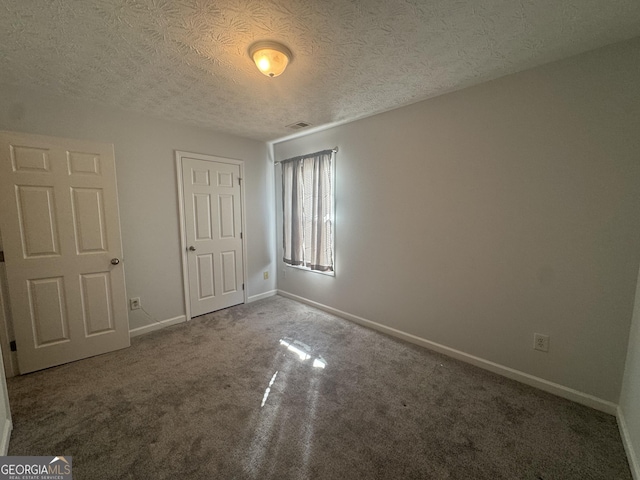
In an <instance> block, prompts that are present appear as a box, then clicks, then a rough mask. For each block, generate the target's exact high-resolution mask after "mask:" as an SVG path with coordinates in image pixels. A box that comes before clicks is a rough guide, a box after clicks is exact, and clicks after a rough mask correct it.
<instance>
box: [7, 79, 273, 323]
mask: <svg viewBox="0 0 640 480" xmlns="http://www.w3.org/2000/svg"><path fill="white" fill-rule="evenodd" d="M0 129H2V130H11V131H19V132H28V133H36V134H43V135H53V136H59V137H69V138H81V139H89V140H97V141H102V142H108V143H113V144H114V146H115V156H116V169H117V181H118V198H119V202H120V220H121V225H122V243H123V247H124V257H125V258H124V267H125V275H126V283H127V295H128V297H134V296H139V297H140V298H141V303H142V306H143V307H144V309H145V310H146V311H147V312H149V314H150V315H151V317H153V318H154V319H155V320H165V319H169V318H173V317H177V316H180V315H184V313H185V312H184V294H183V286H182V266H181V258H180V255H181V250H180V239H179V224H178V194H177V184H176V165H175V154H174V151H175V150H184V151H187V152H196V153H205V154H211V155H216V156H220V157H226V158H234V159H239V160H244V162H245V183H244V185H245V199H246V205H245V211H246V217H247V218H246V225H247V231H246V232H245V234H246V238H247V249H248V252H247V257H248V258H247V259H246V260H247V261H248V271H249V278H248V279H247V280H246V284H247V288H248V294H249V295H250V296H251V295H257V294H260V293H264V292H267V291H270V290H273V289H274V288H275V278H276V275H275V266H274V264H272V261H273V245H274V242H275V233H274V223H275V218H274V213H273V204H272V203H271V202H268V201H266V199H271V198H273V182H272V169H273V167H272V166H271V165H270V163H269V161H268V158H267V149H266V146H265V145H264V143H262V142H257V141H253V140H248V139H244V138H240V137H236V136H231V135H225V134H221V133H216V132H213V131H209V130H205V129H201V128H196V127H190V126H185V125H182V124H178V123H171V122H166V121H161V120H157V119H155V118H150V117H146V116H140V115H137V114H129V113H127V112H122V111H118V110H114V109H110V108H105V107H102V106H97V105H93V104H89V103H86V102H80V101H75V100H68V99H63V98H59V97H54V96H49V95H44V94H39V93H37V92H32V91H27V90H24V89H20V88H15V87H9V86H2V87H1V88H0ZM265 270H268V271H270V272H271V273H272V275H271V277H270V279H269V280H266V281H265V280H263V276H262V272H263V271H265ZM129 319H130V326H131V328H136V327H140V326H143V325H146V324H149V323H153V320H150V319H149V318H147V317H146V316H145V315H144V313H143V312H142V311H141V310H138V311H134V312H130V315H129Z"/></svg>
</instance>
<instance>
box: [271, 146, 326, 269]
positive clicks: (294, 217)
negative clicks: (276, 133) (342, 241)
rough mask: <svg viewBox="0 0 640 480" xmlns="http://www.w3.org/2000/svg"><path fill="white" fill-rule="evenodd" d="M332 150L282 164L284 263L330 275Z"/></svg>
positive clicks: (291, 159)
mask: <svg viewBox="0 0 640 480" xmlns="http://www.w3.org/2000/svg"><path fill="white" fill-rule="evenodd" d="M334 160H335V150H325V151H322V152H317V153H312V154H309V155H303V156H301V157H296V158H290V159H289V160H284V161H283V162H282V206H283V216H282V220H283V230H284V232H283V233H284V238H283V247H284V258H283V260H284V262H285V263H286V264H288V265H293V266H298V267H301V268H305V269H308V270H311V271H316V272H325V273H329V274H333V272H334V265H333V260H334V259H333V180H334V179H333V164H334Z"/></svg>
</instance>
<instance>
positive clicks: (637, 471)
mask: <svg viewBox="0 0 640 480" xmlns="http://www.w3.org/2000/svg"><path fill="white" fill-rule="evenodd" d="M616 417H617V419H618V429H619V430H620V436H621V437H622V444H623V445H624V450H625V452H627V459H628V460H629V468H630V469H631V475H632V476H633V480H640V461H639V460H638V457H637V455H636V452H635V450H634V448H633V445H632V444H631V436H630V435H629V430H628V428H627V422H626V421H625V419H624V414H623V413H622V408H620V407H618V411H617V414H616Z"/></svg>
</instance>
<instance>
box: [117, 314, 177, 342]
mask: <svg viewBox="0 0 640 480" xmlns="http://www.w3.org/2000/svg"><path fill="white" fill-rule="evenodd" d="M186 321H187V317H185V316H184V315H180V316H179V317H173V318H167V319H166V320H160V321H159V322H156V323H151V324H149V325H144V326H142V327H137V328H133V329H131V330H129V337H131V338H133V337H137V336H138V335H144V334H145V333H149V332H153V331H155V330H160V329H161V328H165V327H169V326H171V325H176V324H178V323H183V322H186Z"/></svg>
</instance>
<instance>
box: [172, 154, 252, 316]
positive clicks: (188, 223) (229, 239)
mask: <svg viewBox="0 0 640 480" xmlns="http://www.w3.org/2000/svg"><path fill="white" fill-rule="evenodd" d="M182 187H183V199H184V220H185V232H186V234H185V237H186V241H187V270H188V280H189V281H188V283H189V302H190V308H191V316H192V317H196V316H198V315H203V314H205V313H209V312H213V311H215V310H220V309H222V308H227V307H231V306H233V305H237V304H239V303H243V302H244V292H243V289H244V267H243V257H242V231H241V225H242V207H241V200H240V198H241V195H240V166H239V165H237V164H231V163H222V162H217V161H208V160H202V159H198V158H190V157H185V156H183V157H182Z"/></svg>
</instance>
